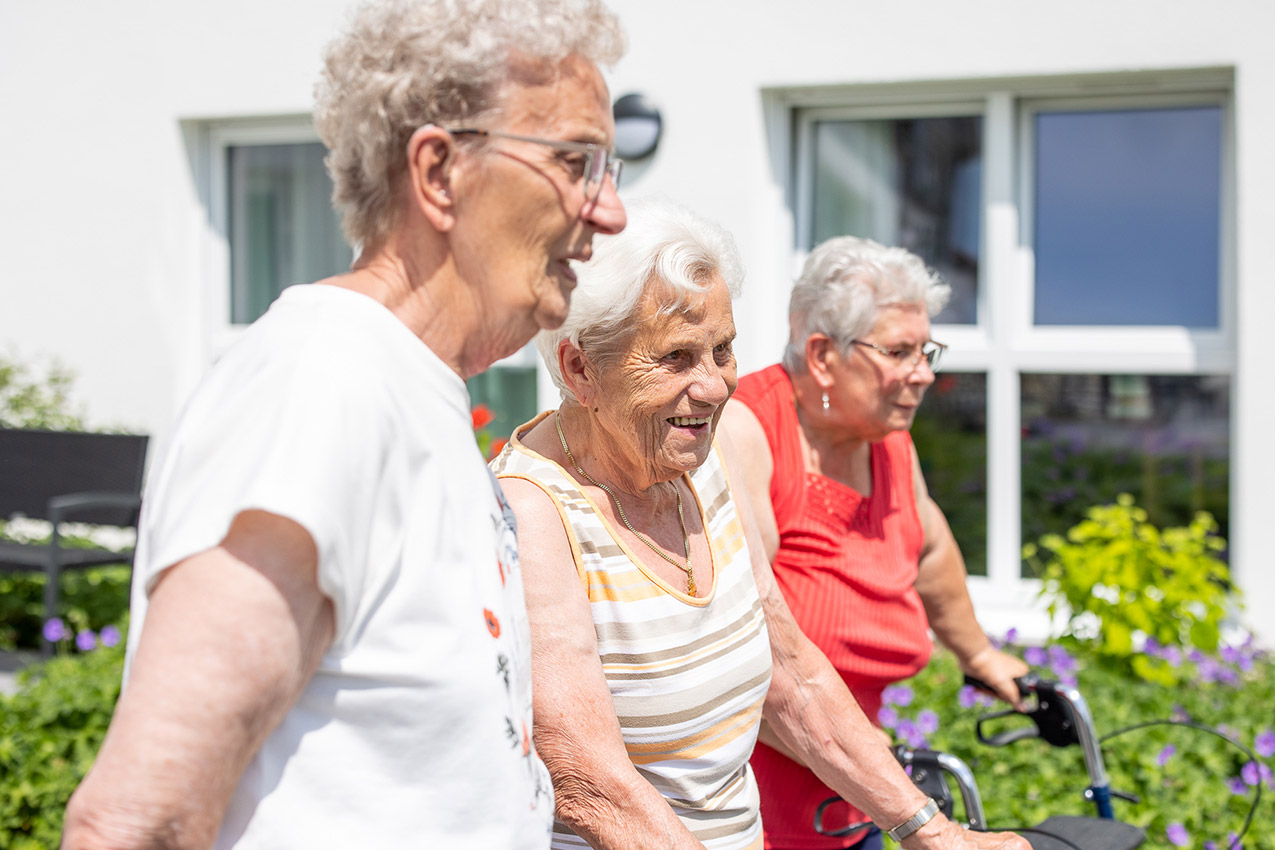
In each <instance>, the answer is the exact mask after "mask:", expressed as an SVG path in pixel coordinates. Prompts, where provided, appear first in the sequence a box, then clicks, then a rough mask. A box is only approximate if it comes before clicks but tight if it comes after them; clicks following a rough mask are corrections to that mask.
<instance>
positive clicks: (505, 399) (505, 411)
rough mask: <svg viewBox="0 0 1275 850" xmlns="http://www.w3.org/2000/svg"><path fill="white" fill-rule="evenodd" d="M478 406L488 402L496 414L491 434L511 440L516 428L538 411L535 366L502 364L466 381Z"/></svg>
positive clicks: (489, 426)
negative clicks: (510, 436)
mask: <svg viewBox="0 0 1275 850" xmlns="http://www.w3.org/2000/svg"><path fill="white" fill-rule="evenodd" d="M465 385H466V386H468V387H469V399H470V401H471V402H472V403H473V404H474V405H479V404H485V405H487V407H488V409H489V410H491V412H492V414H493V416H494V417H495V418H494V419H492V421H491V424H490V425H488V426H487V433H489V434H491V436H492V437H493V438H494V439H502V440H503V439H507V438H508V437H509V435H510V434H512V433H513V430H514V429H515V428H517V427H518V426H519V425H521V424H523V423H524V422H527V421H528V420H530V419H531V418H532V417H534V416H535V415H536V413H537V408H536V369H535V367H534V366H516V367H515V366H498V367H496V368H493V369H488V370H487V371H486V372H483V373H482V374H481V375H475V376H474V377H472V378H470V379H469V380H467V381H466V382H465Z"/></svg>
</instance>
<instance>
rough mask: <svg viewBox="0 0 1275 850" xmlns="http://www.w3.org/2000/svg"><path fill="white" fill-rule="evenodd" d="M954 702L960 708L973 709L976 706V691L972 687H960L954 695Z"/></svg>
mask: <svg viewBox="0 0 1275 850" xmlns="http://www.w3.org/2000/svg"><path fill="white" fill-rule="evenodd" d="M956 701H957V702H958V703H960V705H961V708H973V707H974V706H976V705H978V689H977V688H975V687H974V686H973V685H962V686H961V689H960V691H958V692H957V694H956Z"/></svg>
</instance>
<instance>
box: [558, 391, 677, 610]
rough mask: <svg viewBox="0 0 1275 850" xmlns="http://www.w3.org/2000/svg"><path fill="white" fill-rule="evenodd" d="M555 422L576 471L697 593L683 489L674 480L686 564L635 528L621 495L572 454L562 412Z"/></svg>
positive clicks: (628, 526)
mask: <svg viewBox="0 0 1275 850" xmlns="http://www.w3.org/2000/svg"><path fill="white" fill-rule="evenodd" d="M553 424H554V425H555V426H556V427H557V429H558V440H559V441H560V442H561V443H562V451H563V453H564V454H566V456H567V460H568V461H570V462H571V465H572V466H574V467H575V468H576V472H578V473H580V475H581V476H582V477H583V478H584V479H585V480H586V481H588V482H589V483H590V484H592V485H593V486H594V487H597V488H598V489H599V490H601V491H603V492H604V493H606V494H607V495H608V496H610V497H611V501H612V502H615V509H616V511H618V512H619V514H620V522H622V523H624V527H625V528H627V529H628V530H629V531H631V532H633V536H634V537H636V538H637V539H638V540H641V541H642V542H643V543H645V544H646V545H647V547H648V548H650V550H651V551H652V552H654V553H655V554H657V555H659V556H660V557H661V558H663V559H664V560H666V561H668V562H669V563H670V564H672V565H673V566H675V567H677V568H678V569H679V570H681V571H682V572H684V573H686V592H687V593H689V594H690V595H691V596H694V595H695V571H694V569H693V568H692V567H691V536H690V535H689V534H687V533H686V517H685V516H684V515H683V513H682V491H681V490H679V489H678V487H677V482H673V495H675V496H676V497H677V521H678V522H679V523H681V525H682V545H683V546H684V547H685V549H686V563H685V564H679V563H678V562H677V561H675V560H673V557H672V556H671V555H669V554H668V553H667V552H665V551H664V550H663V549H661V548H660V547H659V546H656V545H655V544H654V543H653V542H652V541H651V538H649V537H647V536H646V535H645V534H643V533H642V532H640V531H638V530H637V529H636V528H634V527H633V524H632V523H631V522H629V518H628V517H627V516H625V515H624V507H623V506H622V505H621V504H620V497H619V496H617V495H615V491H614V490H612V489H611V488H610V487H608V486H607V485H605V484H603V483H602V482H601V481H599V480H597V479H596V478H594V477H593V476H592V475H590V474H589V473H587V472H585V471H584V469H583V468H582V467H581V466H580V464H579V463H578V462H577V461H576V458H575V455H573V454H571V447H570V446H568V445H567V435H566V434H564V433H562V414H561V412H555V413H554V415H553Z"/></svg>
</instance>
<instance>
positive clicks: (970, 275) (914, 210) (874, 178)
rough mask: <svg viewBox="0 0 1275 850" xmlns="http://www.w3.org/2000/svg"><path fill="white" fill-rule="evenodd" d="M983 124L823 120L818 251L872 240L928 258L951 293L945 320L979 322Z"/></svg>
mask: <svg viewBox="0 0 1275 850" xmlns="http://www.w3.org/2000/svg"><path fill="white" fill-rule="evenodd" d="M982 135H983V122H982V119H981V118H979V117H959V118H916V119H908V120H899V121H818V122H816V123H815V128H814V187H813V189H814V190H813V192H812V197H813V204H814V209H813V210H812V226H811V237H812V241H811V244H809V245H807V246H806V247H807V248H813V247H814V246H815V245H817V244H819V243H820V242H822V241H824V240H825V239H828V238H830V237H833V236H843V235H851V236H865V237H868V238H869V239H875V240H876V241H878V242H881V243H882V244H885V245H900V246H902V247H904V248H907V249H908V250H910V251H913V252H915V253H916V254H918V255H919V256H920V257H922V258H923V259H924V260H925V261H926V263H928V264H929V265H931V266H933V267H934V268H935V269H937V270H938V271H939V272H940V273H941V274H942V275H943V278H944V280H946V281H947V282H948V283H949V284H951V286H952V300H951V302H950V303H949V304H948V306H947V308H946V309H945V310H944V311H943V312H942V313H941V314H939V316H938V317H937V318H936V319H935V321H937V322H950V323H962V324H972V323H973V322H974V321H975V318H976V306H977V304H976V301H977V296H978V249H979V232H980V214H981V210H982V184H981V176H980V175H981V170H982V167H981V166H982V159H981V157H982Z"/></svg>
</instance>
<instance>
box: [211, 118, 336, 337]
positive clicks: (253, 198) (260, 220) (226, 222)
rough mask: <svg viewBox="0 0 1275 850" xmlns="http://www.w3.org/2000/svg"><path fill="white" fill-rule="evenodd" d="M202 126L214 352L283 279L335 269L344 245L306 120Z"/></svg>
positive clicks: (319, 148)
mask: <svg viewBox="0 0 1275 850" xmlns="http://www.w3.org/2000/svg"><path fill="white" fill-rule="evenodd" d="M206 133H207V142H208V152H209V155H208V160H209V162H208V165H209V168H208V183H209V186H208V195H209V211H210V218H211V224H212V228H213V232H214V236H215V238H214V242H215V248H214V251H213V266H214V269H213V272H212V275H211V277H212V280H213V283H212V286H211V287H210V290H211V293H210V294H211V298H210V310H211V312H212V315H211V316H210V317H209V319H210V323H211V325H212V329H213V330H212V349H213V351H212V355H213V356H214V357H215V356H216V355H217V354H219V353H220V351H221V350H223V349H224V348H225V346H226V345H228V344H229V343H230V342H231V341H232V340H233V339H234V338H235V336H237V330H236V329H238V328H241V327H243V326H245V325H249V324H251V323H252V322H254V321H256V320H257V319H258V318H259V317H260V316H261V314H262V313H264V312H265V311H266V308H268V307H269V306H270V303H271V302H272V301H274V299H275V298H276V297H277V296H278V295H279V293H280V292H282V291H283V290H284V288H286V287H288V286H291V285H292V284H295V283H311V282H313V281H315V280H320V279H322V278H325V277H329V276H331V275H334V274H339V273H340V272H343V271H345V270H346V269H348V268H349V267H350V262H351V259H352V257H353V252H352V251H351V249H350V247H349V246H348V245H347V244H346V242H345V239H344V237H343V236H342V235H341V222H340V217H339V216H338V215H337V213H336V211H335V210H334V209H333V208H332V201H331V198H332V181H331V180H329V179H328V174H327V170H326V169H325V168H324V165H323V157H324V154H325V150H324V147H323V145H322V144H321V143H320V142H319V141H318V140H317V137H316V135H315V132H314V129H313V127H312V126H311V125H310V123H309V121H308V120H306V119H299V118H298V119H275V120H265V119H258V120H251V121H249V120H245V121H235V122H215V123H211V124H209V125H207V127H206Z"/></svg>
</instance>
